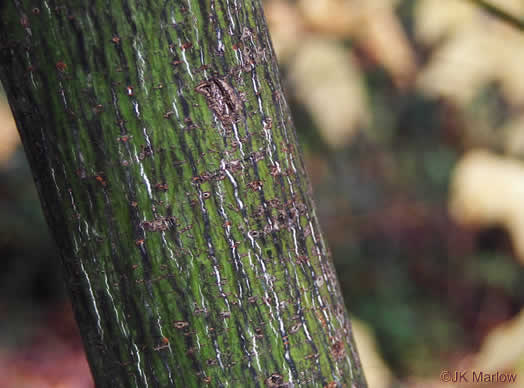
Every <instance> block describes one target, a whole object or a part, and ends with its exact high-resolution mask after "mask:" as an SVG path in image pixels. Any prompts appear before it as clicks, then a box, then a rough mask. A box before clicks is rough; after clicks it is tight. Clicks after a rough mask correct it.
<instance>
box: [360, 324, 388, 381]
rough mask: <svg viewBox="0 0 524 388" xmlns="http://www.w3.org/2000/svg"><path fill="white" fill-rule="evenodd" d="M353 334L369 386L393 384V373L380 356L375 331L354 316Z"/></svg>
mask: <svg viewBox="0 0 524 388" xmlns="http://www.w3.org/2000/svg"><path fill="white" fill-rule="evenodd" d="M351 324H352V326H353V334H354V335H355V342H356V343H357V348H358V353H359V355H360V361H361V362H362V367H363V369H364V373H365V375H366V380H367V382H368V385H369V387H373V388H387V387H390V386H391V383H392V381H393V375H392V373H391V371H390V370H389V368H388V367H387V365H386V363H385V362H384V360H382V358H381V357H380V354H379V351H378V346H377V343H376V341H375V337H374V336H373V333H372V332H371V330H370V329H369V327H368V326H366V324H364V323H363V322H361V321H359V320H358V319H355V318H352V319H351Z"/></svg>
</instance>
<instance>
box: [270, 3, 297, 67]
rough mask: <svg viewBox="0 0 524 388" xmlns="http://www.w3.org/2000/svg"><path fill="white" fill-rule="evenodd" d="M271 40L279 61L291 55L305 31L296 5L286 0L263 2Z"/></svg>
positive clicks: (281, 61)
mask: <svg viewBox="0 0 524 388" xmlns="http://www.w3.org/2000/svg"><path fill="white" fill-rule="evenodd" d="M264 12H265V14H266V17H267V21H268V25H269V30H270V32H271V40H272V41H273V47H274V49H275V52H276V54H277V57H278V61H279V62H280V63H285V62H287V60H288V59H289V57H290V56H291V55H293V54H294V53H295V51H296V49H297V47H298V46H299V44H300V41H301V39H299V37H302V36H303V34H304V33H305V31H304V24H303V22H302V17H301V15H300V14H299V12H298V10H297V8H296V7H294V6H292V5H291V4H290V3H289V2H287V1H282V0H271V1H266V2H265V3H264Z"/></svg>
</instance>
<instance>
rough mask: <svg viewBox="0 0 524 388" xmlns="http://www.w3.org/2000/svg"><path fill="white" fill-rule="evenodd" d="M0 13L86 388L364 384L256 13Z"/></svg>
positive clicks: (99, 9) (232, 1)
mask: <svg viewBox="0 0 524 388" xmlns="http://www.w3.org/2000/svg"><path fill="white" fill-rule="evenodd" d="M1 7H2V8H1V27H0V29H1V31H0V49H1V57H0V61H1V63H0V77H1V80H2V82H3V84H4V87H5V90H6V92H7V95H8V98H9V102H10V105H11V107H12V110H13V112H14V115H15V118H16V121H17V124H18V128H19V130H20V132H21V135H22V139H23V143H24V147H25V149H26V150H27V154H28V158H29V161H30V164H31V167H32V170H33V173H34V177H35V181H36V183H37V187H38V190H39V192H40V196H41V199H42V203H43V207H44V210H45V213H46V217H47V220H48V222H49V225H50V227H51V229H52V231H53V233H54V236H55V239H56V241H57V244H58V245H59V248H60V251H61V254H62V259H63V265H64V268H65V275H66V281H67V283H68V287H69V290H70V293H71V297H72V302H73V305H74V309H75V314H76V317H77V320H78V324H79V326H80V330H81V333H82V336H83V339H84V343H85V348H86V352H87V356H88V360H89V363H90V365H91V368H92V372H93V375H94V379H95V381H96V383H97V386H99V387H170V386H176V387H198V386H202V385H204V384H205V383H207V384H209V385H211V386H231V387H248V386H249V387H250V386H254V387H255V386H270V387H292V386H312V387H313V386H314V387H323V386H329V387H335V386H345V387H350V386H352V387H353V386H354V387H364V386H365V381H364V377H363V375H362V372H361V368H360V365H359V362H358V356H357V354H356V350H355V346H354V344H353V340H352V334H351V327H350V323H349V320H348V317H347V313H346V311H345V307H344V302H343V300H342V297H341V294H340V290H339V287H338V283H337V280H336V276H335V273H334V270H333V266H332V263H331V260H330V259H329V255H328V252H327V249H326V247H325V245H324V242H323V239H322V236H321V232H320V230H319V226H318V221H317V219H316V216H315V214H314V209H313V204H312V203H311V199H310V198H311V195H310V192H309V184H308V181H307V177H306V173H305V171H304V167H303V164H302V161H301V158H300V155H299V153H298V151H297V142H296V138H295V133H294V129H293V125H292V122H291V118H290V114H289V109H288V107H287V106H286V102H285V100H284V98H283V95H282V89H281V86H280V83H279V79H278V69H277V65H276V63H275V57H274V53H273V51H272V48H271V43H270V39H269V36H268V32H267V27H266V23H265V20H264V16H263V14H262V8H261V4H260V2H259V1H258V0H244V1H240V0H185V1H182V0H178V1H174V0H173V1H155V0H140V1H138V0H115V1H109V0H106V1H102V0H95V1H92V0H90V1H87V0H69V1H65V0H64V1H55V0H40V1H36V0H35V1H29V0H9V1H7V2H3V4H2V6H1ZM312 92H313V91H312ZM330 384H331V385H330Z"/></svg>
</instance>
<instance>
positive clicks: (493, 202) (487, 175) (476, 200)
mask: <svg viewBox="0 0 524 388" xmlns="http://www.w3.org/2000/svg"><path fill="white" fill-rule="evenodd" d="M523 197H524V163H523V162H521V161H518V160H514V159H510V158H507V157H501V156H497V155H495V154H493V153H490V152H488V151H483V150H476V151H470V152H469V153H467V154H466V155H465V156H464V157H463V158H462V160H460V161H459V163H458V164H457V166H456V168H455V171H454V173H453V177H452V182H451V192H450V202H449V211H450V213H451V215H452V217H454V218H455V219H456V220H457V222H460V223H463V224H470V225H477V226H492V225H501V226H504V227H505V228H506V229H507V230H508V232H509V233H510V236H511V239H512V242H513V245H514V247H515V251H516V253H517V256H518V258H519V259H520V261H521V262H522V263H523V264H524V201H523V200H522V198H523Z"/></svg>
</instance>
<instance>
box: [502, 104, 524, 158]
mask: <svg viewBox="0 0 524 388" xmlns="http://www.w3.org/2000/svg"><path fill="white" fill-rule="evenodd" d="M498 132H499V133H503V134H504V140H503V144H504V151H505V153H506V154H509V155H513V156H516V157H520V158H522V157H524V114H521V115H520V116H517V117H515V118H513V119H512V120H511V121H510V122H509V123H507V124H506V125H505V126H504V127H503V128H501V130H500V131H498Z"/></svg>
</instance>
